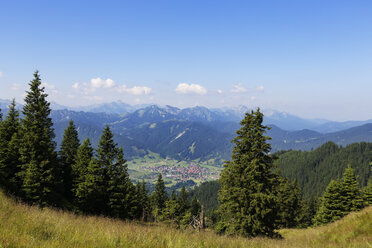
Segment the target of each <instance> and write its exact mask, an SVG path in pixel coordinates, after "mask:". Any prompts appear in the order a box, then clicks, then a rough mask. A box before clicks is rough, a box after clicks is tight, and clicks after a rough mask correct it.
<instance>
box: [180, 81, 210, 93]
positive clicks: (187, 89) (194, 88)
mask: <svg viewBox="0 0 372 248" xmlns="http://www.w3.org/2000/svg"><path fill="white" fill-rule="evenodd" d="M176 92H177V93H180V94H190V93H191V94H198V95H205V94H207V89H206V88H204V87H203V86H201V85H199V84H187V83H180V84H178V86H177V88H176Z"/></svg>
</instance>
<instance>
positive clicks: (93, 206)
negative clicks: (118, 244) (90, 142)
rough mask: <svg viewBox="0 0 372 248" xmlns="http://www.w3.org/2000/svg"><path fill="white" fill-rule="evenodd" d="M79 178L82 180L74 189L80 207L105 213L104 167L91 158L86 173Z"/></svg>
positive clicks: (84, 210) (96, 212) (91, 211)
mask: <svg viewBox="0 0 372 248" xmlns="http://www.w3.org/2000/svg"><path fill="white" fill-rule="evenodd" d="M83 145H84V143H83ZM79 180H81V182H79V183H77V184H76V188H75V189H74V191H75V197H76V202H77V205H78V206H79V209H80V210H81V211H82V212H85V213H90V214H103V213H104V212H103V211H104V210H105V207H106V202H105V199H104V197H103V196H104V193H105V186H104V179H103V169H102V168H101V166H100V165H99V163H98V162H97V161H96V159H91V160H90V162H89V164H88V167H87V169H86V173H85V174H84V175H82V176H81V179H79Z"/></svg>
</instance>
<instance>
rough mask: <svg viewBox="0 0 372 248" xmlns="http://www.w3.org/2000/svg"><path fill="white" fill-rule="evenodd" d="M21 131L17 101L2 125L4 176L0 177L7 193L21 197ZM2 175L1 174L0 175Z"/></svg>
mask: <svg viewBox="0 0 372 248" xmlns="http://www.w3.org/2000/svg"><path fill="white" fill-rule="evenodd" d="M19 130H20V119H19V112H18V110H17V109H16V103H15V99H13V100H12V102H11V104H10V105H9V112H8V114H7V116H6V117H5V120H4V121H2V124H1V125H0V143H1V144H0V171H3V172H4V173H3V176H0V181H1V179H3V180H4V182H3V183H2V182H0V184H3V185H4V186H5V188H6V190H7V191H9V192H10V193H12V194H15V195H19V188H20V187H21V184H20V180H19V178H18V175H17V174H18V172H19V156H20V155H19ZM0 174H1V173H0Z"/></svg>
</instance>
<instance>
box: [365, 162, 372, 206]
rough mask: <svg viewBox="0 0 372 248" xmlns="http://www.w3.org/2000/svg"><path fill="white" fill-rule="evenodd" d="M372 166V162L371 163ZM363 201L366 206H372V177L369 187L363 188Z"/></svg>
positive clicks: (371, 177)
mask: <svg viewBox="0 0 372 248" xmlns="http://www.w3.org/2000/svg"><path fill="white" fill-rule="evenodd" d="M371 165H372V162H371ZM371 169H372V168H371ZM363 199H364V202H365V205H367V206H370V205H372V176H370V177H369V180H368V183H367V186H366V187H364V188H363Z"/></svg>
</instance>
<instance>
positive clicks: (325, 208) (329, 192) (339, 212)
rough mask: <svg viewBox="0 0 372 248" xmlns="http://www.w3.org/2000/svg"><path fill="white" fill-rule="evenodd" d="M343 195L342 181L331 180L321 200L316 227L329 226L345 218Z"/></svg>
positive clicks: (315, 220) (316, 216)
mask: <svg viewBox="0 0 372 248" xmlns="http://www.w3.org/2000/svg"><path fill="white" fill-rule="evenodd" d="M343 194H344V190H343V185H342V183H341V181H340V180H331V182H330V183H329V185H328V186H327V188H326V190H325V192H324V195H323V197H321V199H320V206H319V209H318V211H317V213H316V215H315V217H314V220H313V223H314V225H316V226H318V225H323V224H327V223H329V222H332V221H336V220H338V219H341V218H342V217H343V216H345V214H346V213H345V211H344V205H343V204H344V199H343Z"/></svg>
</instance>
